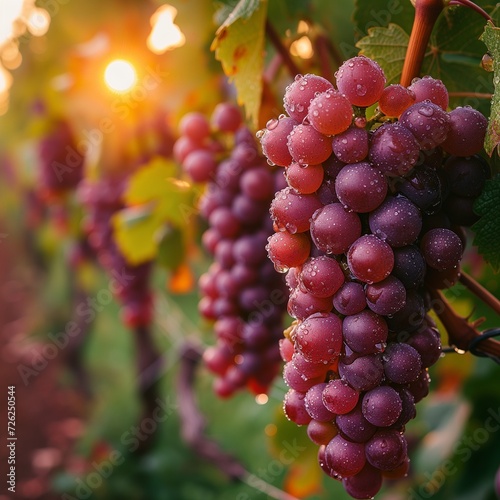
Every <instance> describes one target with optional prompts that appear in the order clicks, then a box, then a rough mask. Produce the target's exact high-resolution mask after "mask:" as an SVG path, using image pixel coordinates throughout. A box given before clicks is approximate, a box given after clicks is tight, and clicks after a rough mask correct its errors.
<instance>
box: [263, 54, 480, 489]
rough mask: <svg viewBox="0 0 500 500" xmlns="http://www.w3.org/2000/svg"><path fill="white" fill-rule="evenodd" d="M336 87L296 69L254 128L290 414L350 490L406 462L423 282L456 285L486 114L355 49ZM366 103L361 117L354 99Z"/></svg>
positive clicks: (425, 303) (434, 342) (420, 376)
mask: <svg viewBox="0 0 500 500" xmlns="http://www.w3.org/2000/svg"><path fill="white" fill-rule="evenodd" d="M335 77H336V86H334V85H333V84H332V83H331V82H329V81H328V80H326V79H324V78H322V77H320V76H316V75H313V74H308V75H305V76H302V75H298V76H297V77H296V78H295V80H294V81H293V83H291V84H290V85H289V86H288V87H287V88H286V91H285V95H284V99H283V101H284V108H285V111H286V113H287V114H283V115H280V116H279V118H278V119H273V120H271V121H270V122H268V124H267V125H266V128H265V129H263V130H261V131H259V132H258V133H257V136H258V137H259V139H260V142H261V146H262V150H263V152H264V154H265V156H266V157H267V158H268V162H269V163H270V164H274V165H278V166H280V167H284V175H285V178H286V180H287V186H286V187H284V188H283V189H281V190H280V191H278V192H277V193H276V195H275V197H274V200H273V201H272V204H271V208H270V212H271V216H272V219H273V223H274V229H275V233H274V234H273V235H272V236H270V237H269V239H268V243H267V251H268V255H269V258H270V260H271V261H272V262H273V263H274V265H275V267H276V269H277V270H279V271H281V272H283V273H287V274H286V282H287V284H288V286H289V289H290V297H289V301H288V312H289V314H290V315H291V316H292V317H293V318H294V321H293V324H292V326H291V327H290V328H289V329H288V330H286V331H285V338H284V339H282V340H281V341H280V352H281V356H282V358H283V360H284V361H285V362H286V363H285V366H284V371H283V376H284V380H285V382H286V384H287V385H288V387H289V390H288V392H287V394H286V396H285V400H284V411H285V413H286V415H287V417H288V418H289V419H290V420H292V421H294V422H295V423H297V424H298V425H307V433H308V436H309V438H310V439H311V440H312V441H313V442H314V443H316V444H317V445H319V451H318V460H319V465H320V466H321V468H322V469H323V470H324V471H325V472H326V473H327V474H328V475H329V476H331V477H333V478H335V479H337V480H341V481H342V483H343V485H344V487H345V489H346V491H347V492H348V493H349V494H350V495H351V496H352V497H354V498H371V497H373V496H374V495H375V494H376V493H377V492H378V491H379V489H380V488H381V485H382V481H383V478H392V479H394V478H399V477H403V476H405V475H406V473H407V471H408V468H409V459H408V451H407V442H406V440H405V437H404V435H403V432H404V429H405V424H406V423H407V422H408V421H409V420H411V419H412V418H414V417H415V415H416V409H415V404H416V403H417V402H418V401H420V400H421V399H422V398H423V397H425V396H426V395H427V393H428V391H429V382H430V378H429V374H428V368H429V367H430V366H431V365H433V364H434V363H435V362H436V361H437V359H438V358H439V357H440V355H441V341H440V336H439V332H438V330H437V328H436V325H435V323H434V322H433V320H432V318H431V317H430V316H429V315H428V312H429V310H430V308H431V307H432V301H431V300H430V295H429V293H428V290H429V289H442V288H447V287H450V286H452V285H453V284H454V283H455V282H456V281H457V279H458V277H459V273H460V261H461V258H462V254H463V250H464V247H465V243H466V242H465V232H464V230H463V227H462V226H468V225H470V224H472V223H473V222H474V221H475V220H476V216H475V214H474V212H473V210H472V206H473V203H474V199H475V198H476V197H477V196H478V195H479V194H480V192H481V190H482V188H483V185H484V183H485V180H486V179H487V177H488V176H489V166H488V164H487V162H486V161H485V160H483V158H482V157H481V156H479V154H478V153H479V152H480V151H481V149H482V145H483V141H484V137H485V133H486V125H487V121H486V118H485V117H484V116H483V115H482V114H481V113H479V112H478V111H476V110H474V109H472V108H470V107H459V108H456V109H454V110H452V111H447V108H448V92H447V89H446V87H445V86H444V84H443V83H442V82H441V81H440V80H437V79H434V78H432V77H429V76H427V77H423V78H418V79H415V80H414V81H413V82H412V84H411V85H410V86H409V87H408V88H406V87H403V86H401V85H388V86H386V78H385V75H384V73H383V70H382V69H381V68H380V66H379V65H378V64H377V63H376V62H375V61H373V60H371V59H369V58H367V57H363V56H357V57H354V58H352V59H349V60H347V61H346V62H344V64H343V65H342V66H341V67H340V68H339V70H338V72H337V73H336V75H335ZM377 103H378V109H377V110H376V113H375V114H374V115H373V118H371V119H367V118H366V108H367V107H370V106H373V105H375V104H377Z"/></svg>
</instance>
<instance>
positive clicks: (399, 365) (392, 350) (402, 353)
mask: <svg viewBox="0 0 500 500" xmlns="http://www.w3.org/2000/svg"><path fill="white" fill-rule="evenodd" d="M383 360H384V373H385V376H386V377H387V379H388V380H390V381H391V382H394V383H396V384H409V383H410V382H415V380H417V378H418V377H419V375H420V372H421V369H422V359H421V357H420V354H419V353H418V351H417V350H416V349H414V348H413V347H412V346H410V345H408V344H400V343H391V344H389V345H388V346H387V349H386V350H385V352H384V354H383Z"/></svg>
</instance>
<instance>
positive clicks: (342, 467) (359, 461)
mask: <svg viewBox="0 0 500 500" xmlns="http://www.w3.org/2000/svg"><path fill="white" fill-rule="evenodd" d="M325 459H326V462H327V464H328V465H329V466H330V468H331V469H332V472H333V474H334V475H337V476H340V477H349V476H353V475H354V474H357V473H358V472H359V471H361V469H362V468H363V466H364V465H365V462H366V458H365V447H364V445H363V444H361V443H353V442H352V441H348V440H347V439H344V438H343V437H342V436H340V435H337V436H335V437H334V438H333V439H332V440H331V441H330V442H329V443H328V444H327V445H326V450H325Z"/></svg>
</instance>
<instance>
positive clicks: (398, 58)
mask: <svg viewBox="0 0 500 500" xmlns="http://www.w3.org/2000/svg"><path fill="white" fill-rule="evenodd" d="M409 38H410V37H409V35H408V34H407V33H406V32H405V31H404V30H403V28H401V26H398V25H397V24H392V23H390V24H389V26H388V27H387V28H370V29H369V30H368V36H365V37H364V38H362V39H361V40H360V41H359V42H358V43H357V44H356V47H359V48H360V49H361V50H360V54H363V55H365V56H367V57H370V58H371V59H375V60H376V61H377V62H378V63H379V64H380V66H381V67H382V69H383V70H384V73H385V76H386V78H387V83H388V84H389V83H398V82H399V78H400V76H401V72H402V71H403V64H404V60H405V56H406V48H407V47H408V40H409Z"/></svg>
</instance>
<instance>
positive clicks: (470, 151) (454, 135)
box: [441, 106, 488, 156]
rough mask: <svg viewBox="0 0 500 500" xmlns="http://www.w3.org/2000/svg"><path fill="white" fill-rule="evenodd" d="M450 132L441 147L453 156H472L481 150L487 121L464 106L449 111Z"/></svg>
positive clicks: (476, 112)
mask: <svg viewBox="0 0 500 500" xmlns="http://www.w3.org/2000/svg"><path fill="white" fill-rule="evenodd" d="M449 117H450V131H449V132H448V136H447V137H446V140H445V141H444V142H443V143H442V144H441V147H442V148H443V149H444V150H445V151H446V152H447V153H449V154H451V155H455V156H472V155H475V154H477V153H479V152H480V151H481V149H482V148H483V143H484V138H485V136H486V128H487V127H488V120H487V119H486V118H485V117H484V116H483V115H482V114H481V113H480V112H479V111H477V110H475V109H472V108H471V107H468V106H465V107H463V108H461V107H459V108H456V109H454V110H453V111H450V113H449Z"/></svg>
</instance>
